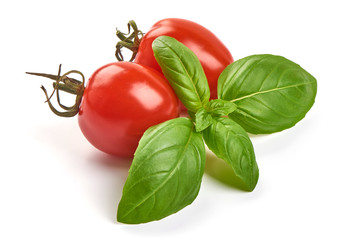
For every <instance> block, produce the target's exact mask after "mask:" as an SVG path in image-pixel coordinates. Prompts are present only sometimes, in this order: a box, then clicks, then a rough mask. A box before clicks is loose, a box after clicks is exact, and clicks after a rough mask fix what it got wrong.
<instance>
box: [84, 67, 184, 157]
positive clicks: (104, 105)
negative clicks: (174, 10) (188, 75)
mask: <svg viewBox="0 0 360 240" xmlns="http://www.w3.org/2000/svg"><path fill="white" fill-rule="evenodd" d="M178 115H179V108H178V102H177V97H176V95H175V93H174V91H173V90H172V88H171V87H170V85H169V84H168V82H167V80H166V79H165V78H164V77H163V76H162V75H161V74H159V73H158V72H157V71H155V70H153V69H151V68H149V67H145V66H142V65H139V64H136V63H130V62H116V63H110V64H108V65H105V66H103V67H101V68H99V69H98V70H97V71H95V72H94V74H93V75H92V76H91V77H90V79H89V81H88V84H87V86H86V88H85V91H84V95H83V99H82V103H81V106H80V110H79V117H78V120H79V126H80V128H81V131H82V132H83V134H84V136H85V137H86V138H87V139H88V141H89V142H90V143H91V144H93V145H94V146H95V147H96V148H98V149H100V150H101V151H103V152H106V153H109V154H112V155H116V156H120V157H133V154H134V152H135V150H136V147H137V145H138V142H139V140H140V138H141V136H142V134H143V133H144V132H145V130H146V129H147V128H149V127H150V126H153V125H156V124H158V123H161V122H164V121H166V120H169V119H172V118H175V117H177V116H178Z"/></svg>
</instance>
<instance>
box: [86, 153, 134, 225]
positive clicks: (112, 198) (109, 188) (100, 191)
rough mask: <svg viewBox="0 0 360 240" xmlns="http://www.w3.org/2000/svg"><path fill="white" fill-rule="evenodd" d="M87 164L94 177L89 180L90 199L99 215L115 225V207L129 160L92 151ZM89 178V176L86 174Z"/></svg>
mask: <svg viewBox="0 0 360 240" xmlns="http://www.w3.org/2000/svg"><path fill="white" fill-rule="evenodd" d="M87 163H88V164H89V165H90V168H91V170H92V172H94V174H95V175H96V176H94V178H96V181H93V180H91V182H92V184H93V186H92V190H91V193H90V194H91V197H92V198H93V200H94V203H95V204H96V207H97V208H98V210H99V212H100V214H101V215H103V216H104V217H105V218H107V219H108V220H109V221H111V222H113V223H116V213H117V206H118V203H119V201H120V199H121V196H122V189H123V187H124V184H125V182H126V179H127V176H128V171H129V169H130V166H131V163H132V159H131V158H119V157H115V156H111V155H109V154H106V153H102V152H100V151H92V152H91V154H89V157H88V161H87ZM87 176H89V174H87Z"/></svg>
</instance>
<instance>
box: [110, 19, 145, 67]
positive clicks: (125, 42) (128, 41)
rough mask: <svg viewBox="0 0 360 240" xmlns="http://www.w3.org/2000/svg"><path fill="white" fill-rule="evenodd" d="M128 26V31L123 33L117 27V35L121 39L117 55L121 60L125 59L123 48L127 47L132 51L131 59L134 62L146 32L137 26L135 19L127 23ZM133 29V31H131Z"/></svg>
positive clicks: (117, 45)
mask: <svg viewBox="0 0 360 240" xmlns="http://www.w3.org/2000/svg"><path fill="white" fill-rule="evenodd" d="M127 27H128V33H123V32H121V31H119V30H117V29H116V36H117V37H118V38H119V39H120V41H119V42H118V43H117V44H116V51H115V57H116V58H117V60H119V61H124V57H123V55H122V52H121V50H122V48H127V49H129V50H130V51H132V56H131V58H130V60H129V61H130V62H132V61H133V60H134V59H135V57H136V54H137V51H138V48H139V45H140V42H141V39H142V37H143V36H144V33H143V32H142V31H140V30H139V29H138V28H137V25H136V23H135V21H134V20H130V21H129V22H128V24H127ZM131 29H132V30H133V31H131Z"/></svg>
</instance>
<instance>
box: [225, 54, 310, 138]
mask: <svg viewBox="0 0 360 240" xmlns="http://www.w3.org/2000/svg"><path fill="white" fill-rule="evenodd" d="M316 91H317V82H316V79H315V78H314V77H313V76H312V75H310V74H309V73H308V72H306V71H305V70H304V69H303V68H301V67H300V66H299V65H298V64H296V63H294V62H292V61H290V60H288V59H286V58H284V57H281V56H274V55H269V54H264V55H253V56H248V57H246V58H243V59H240V60H238V61H235V62H234V63H232V64H230V65H229V66H228V67H227V68H226V69H225V70H224V71H223V72H222V73H221V75H220V77H219V80H218V96H219V98H221V99H224V100H227V101H231V102H233V103H235V104H236V105H237V109H236V111H234V112H233V113H231V114H229V117H230V118H231V119H233V120H234V121H236V122H237V123H239V124H240V125H241V126H242V127H243V128H245V130H246V131H247V132H250V133H254V134H262V133H273V132H278V131H282V130H284V129H287V128H290V127H292V126H294V125H295V124H296V123H297V122H299V121H300V120H301V119H303V118H304V117H305V114H306V113H307V112H308V111H309V110H310V108H311V107H312V105H313V104H314V101H315V96H316Z"/></svg>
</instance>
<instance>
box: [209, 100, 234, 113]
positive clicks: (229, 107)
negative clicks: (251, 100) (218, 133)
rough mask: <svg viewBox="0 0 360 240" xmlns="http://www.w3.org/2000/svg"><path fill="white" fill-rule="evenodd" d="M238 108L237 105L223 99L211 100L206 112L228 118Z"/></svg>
mask: <svg viewBox="0 0 360 240" xmlns="http://www.w3.org/2000/svg"><path fill="white" fill-rule="evenodd" d="M236 108H237V106H236V104H235V103H232V102H229V101H225V100H222V99H214V100H211V101H210V102H209V103H208V104H207V105H206V110H207V111H208V112H210V113H212V114H215V115H220V116H227V115H229V114H230V113H232V112H234V111H235V110H236Z"/></svg>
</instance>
